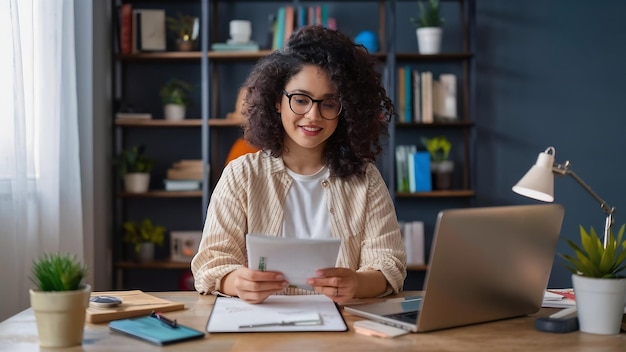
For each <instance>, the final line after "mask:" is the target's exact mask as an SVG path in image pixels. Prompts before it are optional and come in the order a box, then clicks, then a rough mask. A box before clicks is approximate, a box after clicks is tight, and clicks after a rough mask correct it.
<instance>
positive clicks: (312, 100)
mask: <svg viewBox="0 0 626 352" xmlns="http://www.w3.org/2000/svg"><path fill="white" fill-rule="evenodd" d="M283 95H284V96H286V97H287V98H288V99H289V109H291V112H293V113H294V114H296V115H304V114H306V113H308V112H309V111H311V109H312V108H313V104H315V103H317V110H318V111H319V112H320V116H321V117H322V118H323V119H324V120H329V121H332V120H336V119H337V118H338V117H339V115H341V112H342V111H343V105H342V104H341V102H340V101H339V99H337V98H333V99H337V102H338V103H339V112H338V113H337V116H335V117H333V118H331V119H329V118H327V117H325V116H324V114H323V113H322V109H321V104H322V102H323V101H324V100H326V99H328V98H324V99H313V98H311V97H310V96H308V95H307V94H304V93H291V94H289V93H287V91H285V90H283ZM295 95H302V96H305V97H307V98H309V99H311V105H310V106H309V109H308V110H307V111H305V112H304V113H302V114H299V113H297V112H295V111H294V110H293V107H291V97H293V96H295Z"/></svg>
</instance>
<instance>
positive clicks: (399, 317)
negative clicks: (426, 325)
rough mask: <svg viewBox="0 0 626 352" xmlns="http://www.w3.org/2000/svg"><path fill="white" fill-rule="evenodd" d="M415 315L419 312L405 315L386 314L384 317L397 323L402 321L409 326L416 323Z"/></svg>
mask: <svg viewBox="0 0 626 352" xmlns="http://www.w3.org/2000/svg"><path fill="white" fill-rule="evenodd" d="M417 313H419V312H405V313H397V314H387V315H385V317H387V318H390V319H395V320H399V321H403V322H405V323H409V324H415V323H417Z"/></svg>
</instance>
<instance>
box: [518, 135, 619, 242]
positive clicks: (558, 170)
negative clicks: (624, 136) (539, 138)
mask: <svg viewBox="0 0 626 352" xmlns="http://www.w3.org/2000/svg"><path fill="white" fill-rule="evenodd" d="M555 154H556V151H555V149H554V147H548V148H547V149H546V150H545V151H544V152H543V153H539V156H538V157H537V162H536V163H535V165H533V166H532V167H531V168H530V170H528V172H527V173H526V175H524V177H522V179H521V180H519V182H518V183H517V184H516V185H515V186H513V191H514V192H515V193H518V194H521V195H523V196H526V197H529V198H533V199H537V200H541V201H544V202H552V201H554V177H553V176H552V174H554V175H557V176H565V175H570V176H572V178H574V180H575V181H576V182H578V184H579V185H581V186H582V187H583V188H584V189H585V190H586V191H587V192H589V194H591V196H592V197H593V199H595V200H596V201H597V202H598V203H600V206H601V207H602V210H603V211H604V213H605V214H606V222H605V225H604V246H605V247H606V243H607V241H608V238H609V231H611V227H612V226H613V213H614V212H615V208H613V207H611V206H609V205H608V204H607V203H606V202H605V201H604V200H602V198H600V197H599V196H598V195H597V194H596V192H594V191H593V190H592V189H591V187H589V186H588V185H587V184H586V183H585V182H584V181H583V180H582V179H581V178H580V177H578V175H576V173H574V171H572V169H571V167H570V162H569V161H566V162H565V163H564V164H557V163H555V162H554V156H555Z"/></svg>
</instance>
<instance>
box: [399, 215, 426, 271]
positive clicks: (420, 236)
mask: <svg viewBox="0 0 626 352" xmlns="http://www.w3.org/2000/svg"><path fill="white" fill-rule="evenodd" d="M400 233H401V235H402V240H403V241H404V248H405V251H406V264H407V265H424V264H426V259H425V251H424V222H423V221H407V222H400Z"/></svg>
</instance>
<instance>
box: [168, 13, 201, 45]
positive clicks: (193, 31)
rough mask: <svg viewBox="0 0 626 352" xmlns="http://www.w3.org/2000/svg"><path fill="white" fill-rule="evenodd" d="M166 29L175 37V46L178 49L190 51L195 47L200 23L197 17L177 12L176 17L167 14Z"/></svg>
mask: <svg viewBox="0 0 626 352" xmlns="http://www.w3.org/2000/svg"><path fill="white" fill-rule="evenodd" d="M165 21H166V22H167V29H168V30H169V31H170V33H171V34H173V36H174V37H175V39H176V47H177V48H178V50H180V51H191V50H193V49H194V48H195V44H196V39H197V38H198V32H199V31H200V24H199V21H198V18H197V17H194V16H187V15H183V14H182V13H180V12H179V13H178V17H170V16H167V17H166V19H165Z"/></svg>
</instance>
